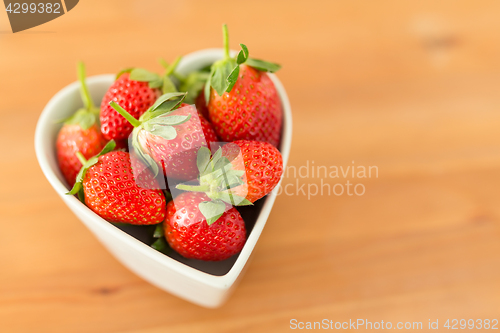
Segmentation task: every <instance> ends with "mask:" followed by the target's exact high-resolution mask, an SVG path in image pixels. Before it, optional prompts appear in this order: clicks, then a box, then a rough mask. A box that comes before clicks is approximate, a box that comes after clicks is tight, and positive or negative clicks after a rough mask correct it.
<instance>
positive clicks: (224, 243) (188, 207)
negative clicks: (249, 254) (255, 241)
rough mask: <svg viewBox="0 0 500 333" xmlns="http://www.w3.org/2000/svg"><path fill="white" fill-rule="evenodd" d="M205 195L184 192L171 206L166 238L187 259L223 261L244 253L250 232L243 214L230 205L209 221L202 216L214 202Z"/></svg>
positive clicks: (168, 211)
mask: <svg viewBox="0 0 500 333" xmlns="http://www.w3.org/2000/svg"><path fill="white" fill-rule="evenodd" d="M207 200H209V199H208V197H207V196H206V195H205V194H203V193H194V192H184V193H181V194H180V195H179V196H177V197H176V198H175V199H174V200H172V201H170V202H169V203H168V205H167V217H166V219H165V222H164V230H165V238H166V239H167V242H168V243H169V244H170V247H172V248H173V249H174V250H175V251H177V252H178V253H179V254H180V255H182V256H183V257H185V258H192V259H199V260H206V261H220V260H224V259H227V258H229V257H231V256H233V255H235V254H237V253H239V252H240V251H241V249H242V248H243V245H245V240H246V229H245V223H244V221H243V218H242V217H241V215H240V213H239V212H238V211H237V210H236V209H235V208H234V207H231V206H230V205H227V204H226V205H222V212H220V213H216V215H215V216H214V217H213V218H212V219H209V220H207V219H206V218H205V217H204V215H205V214H207V213H206V212H205V214H202V213H201V211H202V210H204V209H205V210H206V205H207V204H208V205H210V204H211V202H210V201H207Z"/></svg>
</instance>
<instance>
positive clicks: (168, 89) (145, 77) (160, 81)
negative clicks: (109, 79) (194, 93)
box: [116, 57, 181, 94]
mask: <svg viewBox="0 0 500 333" xmlns="http://www.w3.org/2000/svg"><path fill="white" fill-rule="evenodd" d="M180 60H181V57H177V58H176V59H175V60H174V62H173V63H171V64H170V65H168V66H167V67H166V68H165V73H163V75H158V74H156V73H153V72H150V71H148V70H147V69H144V68H126V69H124V70H122V71H120V72H119V73H118V74H117V75H116V78H117V79H118V78H119V77H120V76H121V75H122V74H124V73H129V74H130V76H129V78H130V80H133V81H140V82H147V83H148V86H149V87H150V88H151V89H161V91H162V93H163V94H167V93H173V92H177V87H176V86H175V83H174V82H173V81H172V79H173V78H174V77H175V69H176V68H177V65H178V64H179V61H180Z"/></svg>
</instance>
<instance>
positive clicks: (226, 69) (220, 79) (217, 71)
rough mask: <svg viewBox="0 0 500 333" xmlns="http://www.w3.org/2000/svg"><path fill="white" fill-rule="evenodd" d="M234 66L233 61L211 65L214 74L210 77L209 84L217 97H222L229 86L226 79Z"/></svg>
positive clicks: (222, 61) (221, 61)
mask: <svg viewBox="0 0 500 333" xmlns="http://www.w3.org/2000/svg"><path fill="white" fill-rule="evenodd" d="M236 66H237V65H236V61H235V60H234V59H224V60H219V61H217V62H216V63H214V64H213V67H214V73H213V75H212V77H211V80H210V84H211V85H212V88H214V89H215V91H216V92H217V94H219V96H222V94H224V92H226V90H227V87H228V86H229V82H228V77H229V75H230V74H231V72H232V71H233V70H234V67H236Z"/></svg>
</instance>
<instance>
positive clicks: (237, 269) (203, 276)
mask: <svg viewBox="0 0 500 333" xmlns="http://www.w3.org/2000/svg"><path fill="white" fill-rule="evenodd" d="M231 53H233V54H235V53H236V52H235V51H232V52H231ZM223 54H224V51H223V49H214V48H211V49H204V50H199V51H195V52H192V53H190V54H187V55H186V56H184V57H183V58H182V60H181V62H180V63H179V66H178V69H179V71H180V72H182V70H183V69H184V68H186V67H189V66H192V67H196V63H201V62H213V61H215V60H217V59H220V58H221V57H222V56H223ZM268 75H269V77H270V78H271V80H272V82H273V83H274V85H275V87H276V89H277V91H278V94H279V96H280V99H281V103H282V107H283V126H282V138H281V144H280V150H281V152H282V156H283V168H284V169H286V165H287V162H288V157H289V153H290V147H291V139H292V114H291V107H290V102H289V100H288V96H287V94H286V91H285V89H284V87H283V85H282V83H281V82H280V80H279V79H278V78H277V77H276V75H274V74H271V73H268ZM114 80H115V75H114V74H101V75H95V76H90V77H87V78H86V82H87V85H88V86H89V87H91V86H93V85H96V84H107V83H108V82H109V84H110V85H111V83H112V82H113V81H114ZM90 90H92V89H90ZM78 91H79V82H78V81H75V82H73V83H71V84H69V85H67V86H66V87H64V88H62V89H61V90H60V91H58V92H57V93H56V94H55V95H54V96H53V97H52V98H51V99H50V101H49V102H48V103H47V105H46V106H45V108H44V109H43V111H42V113H41V115H40V117H39V119H38V122H37V125H36V130H35V152H36V156H37V159H38V163H39V164H40V167H41V169H42V172H43V174H44V175H45V177H46V178H47V180H48V181H49V183H50V184H51V185H52V187H53V188H54V190H55V191H56V192H57V193H58V194H59V196H60V197H61V198H62V199H63V201H64V202H65V203H66V204H67V205H68V206H71V207H72V208H73V209H74V210H76V211H77V212H78V213H79V214H81V216H77V217H78V218H80V219H81V220H83V219H85V221H92V222H93V224H94V226H95V227H96V228H98V229H101V230H103V231H105V232H106V233H110V234H112V235H113V236H115V237H117V238H119V239H120V240H121V241H123V242H124V243H126V244H127V245H129V246H131V247H134V248H135V249H136V250H138V251H140V252H142V253H143V254H144V255H146V256H148V257H150V258H151V259H153V260H154V261H156V262H158V264H160V265H166V266H168V267H170V268H171V269H173V270H175V271H176V272H177V273H179V274H183V275H188V276H190V277H191V278H192V279H194V280H196V281H199V282H201V283H203V284H209V285H211V286H213V287H217V288H220V289H228V288H229V287H231V285H232V284H233V283H234V282H235V280H236V279H237V277H238V276H239V275H240V273H241V272H242V270H243V268H244V266H245V264H246V263H247V261H248V259H249V257H250V255H251V253H252V251H253V249H254V248H255V245H256V243H257V240H258V239H259V237H260V234H261V233H262V230H263V228H264V226H265V224H266V221H267V218H268V216H269V214H270V212H271V209H272V206H273V204H274V201H275V199H276V196H277V191H276V190H277V189H278V188H279V185H280V184H281V180H280V183H279V184H278V185H277V186H276V188H275V190H273V191H272V192H271V193H270V194H268V196H267V198H266V202H265V203H264V205H263V206H262V209H261V211H260V213H259V216H258V218H257V221H256V222H255V225H254V227H253V229H252V231H251V233H250V234H249V236H248V237H247V240H246V243H245V245H244V247H243V249H242V251H241V252H240V254H239V256H238V258H237V259H236V261H235V262H234V264H233V266H232V267H231V268H230V270H229V271H228V272H227V273H226V274H224V275H220V276H217V275H212V274H210V273H206V272H203V271H201V270H199V269H197V268H194V267H191V266H189V265H186V264H184V263H182V262H179V261H177V260H175V259H173V258H171V257H169V256H167V255H165V254H163V253H160V252H158V251H156V250H154V249H152V248H151V247H149V246H148V245H146V244H144V243H143V242H141V241H139V240H138V239H136V238H135V237H133V236H131V235H129V234H127V233H126V232H124V231H122V230H120V229H119V228H117V227H116V226H114V225H112V224H111V223H109V222H108V221H106V220H104V219H103V218H101V217H100V216H99V215H97V214H95V213H94V212H93V211H92V210H90V209H89V208H88V207H87V206H86V205H84V204H83V203H81V202H80V201H79V200H78V199H77V198H76V197H75V196H68V195H65V193H66V192H67V191H68V189H67V188H66V185H65V184H64V183H63V182H62V180H61V179H62V177H61V175H60V171H59V170H55V169H53V168H52V167H51V166H50V163H49V160H50V159H51V158H56V157H55V144H54V142H51V143H50V144H47V141H52V140H51V136H49V135H46V132H47V131H48V128H49V127H50V126H53V125H54V121H55V119H54V118H53V116H52V113H53V112H54V110H55V109H56V106H57V105H58V104H59V103H60V102H61V99H63V98H64V97H66V96H68V95H71V94H75V93H78ZM99 104H100V103H99ZM99 104H98V105H99ZM50 147H52V151H50ZM56 165H57V163H56ZM282 178H283V177H282Z"/></svg>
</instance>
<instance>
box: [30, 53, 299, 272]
mask: <svg viewBox="0 0 500 333" xmlns="http://www.w3.org/2000/svg"><path fill="white" fill-rule="evenodd" d="M198 53H199V54H198ZM208 55H209V56H207V53H206V51H205V52H195V53H193V54H191V55H190V56H191V59H193V58H194V59H195V60H196V61H187V62H186V61H183V62H181V63H180V64H179V67H178V71H179V72H180V73H181V74H184V75H185V74H187V73H189V72H191V71H193V70H197V69H200V68H204V67H206V66H207V65H210V64H211V63H212V62H214V61H216V60H217V59H219V58H220V57H221V56H222V51H220V50H213V51H212V52H209V53H208ZM184 60H185V59H184ZM272 79H273V81H275V83H276V82H277V83H278V84H280V83H279V81H277V79H276V78H275V77H273V78H272ZM113 80H114V76H112V75H100V76H95V77H91V78H88V79H87V84H88V86H89V91H90V94H91V95H92V98H93V100H94V102H95V104H96V105H100V102H101V100H102V97H103V95H104V93H105V92H106V90H107V89H108V87H109V86H110V85H111V84H112V82H113ZM58 95H59V97H61V98H59V100H58V102H57V103H58V105H64V106H65V107H64V108H61V107H54V108H52V110H53V112H50V113H49V114H47V113H45V112H44V114H43V115H42V117H41V119H40V122H39V126H42V127H43V131H44V135H45V138H46V139H45V140H44V142H43V144H42V149H41V150H43V153H44V154H45V156H46V159H47V161H48V164H49V167H50V170H49V171H50V172H53V173H54V175H55V177H56V178H57V181H55V182H53V181H51V183H52V185H53V186H54V188H55V189H56V191H61V192H60V193H64V192H66V191H68V185H67V184H66V182H65V180H64V177H63V176H62V174H61V172H60V170H59V168H58V165H57V160H56V154H55V148H54V146H55V139H56V136H57V133H58V131H59V129H60V127H61V125H60V124H58V123H57V120H58V119H64V118H66V117H68V116H70V115H71V114H72V113H73V112H74V111H75V110H76V109H78V108H79V107H81V106H82V101H81V98H80V95H79V93H78V83H77V82H75V83H73V84H71V85H69V86H68V87H66V88H64V89H63V90H61V91H60V92H59V93H58ZM58 95H56V96H55V97H57V96H58ZM281 97H282V102H283V103H288V100H286V101H285V100H283V96H281ZM54 99H55V98H54ZM54 99H53V100H51V102H49V105H48V106H47V108H49V106H50V103H53V102H54V103H55V100H54ZM44 117H45V118H46V119H43V118H44ZM43 125H45V126H43ZM283 128H284V129H285V126H283ZM37 130H38V129H37ZM283 133H284V131H283V132H282V140H281V142H282V143H281V147H280V150H282V151H283V149H285V150H286V156H285V154H284V163H286V159H287V157H288V150H289V144H290V142H289V140H283ZM284 144H288V146H286V147H283V145H284ZM37 148H38V147H37ZM37 150H38V149H37ZM38 153H39V152H38V151H37V154H38ZM44 171H46V170H44ZM49 180H50V179H49ZM268 200H269V197H266V198H264V199H261V200H259V201H257V202H256V203H255V205H254V206H253V207H237V209H238V211H239V212H240V214H241V215H242V217H243V219H244V221H245V224H246V227H247V233H248V238H250V236H251V233H252V230H253V228H254V226H255V224H256V222H257V221H258V220H259V216H260V213H261V211H262V209H263V207H264V206H265V204H266V201H268ZM273 201H274V200H273ZM271 205H272V202H271ZM259 223H260V221H259ZM262 223H265V219H264V221H263V222H262ZM114 226H115V227H116V228H119V229H121V230H122V231H123V232H125V233H127V234H129V235H130V236H132V237H134V238H135V239H137V240H138V241H140V242H142V243H144V244H146V245H148V246H149V245H150V244H152V243H153V242H154V238H153V231H154V229H155V226H133V225H126V224H114ZM260 229H261V228H260ZM259 234H260V231H259ZM257 237H258V235H257ZM247 242H248V241H247ZM245 247H246V245H245ZM151 250H152V251H156V250H154V249H152V248H151ZM244 250H245V249H244ZM166 255H167V256H169V257H170V258H172V259H174V260H176V261H178V262H181V263H183V264H185V265H187V266H190V267H192V268H194V269H196V270H199V271H202V272H205V273H208V274H211V275H214V276H223V275H226V274H227V273H228V272H229V271H230V270H231V268H232V267H233V266H234V264H235V262H236V261H237V259H238V256H239V255H235V256H233V257H231V258H229V259H227V260H224V261H220V262H205V261H200V260H195V259H186V258H184V257H182V256H180V255H179V254H178V253H176V252H175V251H173V250H171V249H169V250H168V251H167V252H166Z"/></svg>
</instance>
